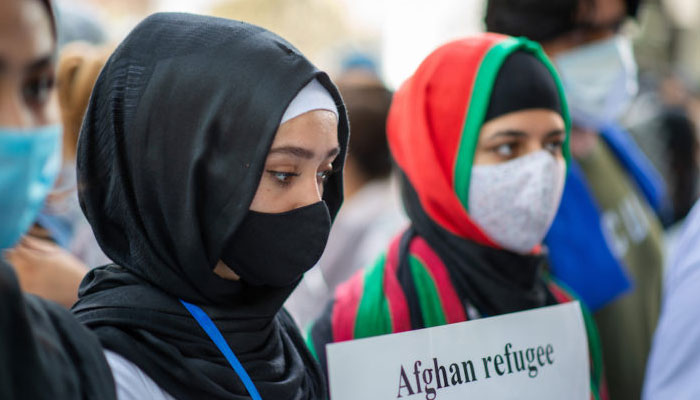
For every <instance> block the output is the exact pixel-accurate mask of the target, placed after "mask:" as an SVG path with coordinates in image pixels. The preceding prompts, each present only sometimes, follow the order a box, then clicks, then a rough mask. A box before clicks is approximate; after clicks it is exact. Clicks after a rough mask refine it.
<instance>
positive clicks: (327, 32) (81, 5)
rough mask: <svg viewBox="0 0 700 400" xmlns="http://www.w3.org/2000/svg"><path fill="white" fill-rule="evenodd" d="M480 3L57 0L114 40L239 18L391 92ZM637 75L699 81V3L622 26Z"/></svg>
mask: <svg viewBox="0 0 700 400" xmlns="http://www.w3.org/2000/svg"><path fill="white" fill-rule="evenodd" d="M484 3H485V1H484V0H431V1H425V0H60V1H58V4H59V8H60V9H62V10H66V11H67V12H70V13H80V14H84V15H85V16H87V17H88V18H90V19H91V20H93V21H94V22H96V23H97V24H98V25H99V26H100V27H102V29H103V31H104V32H105V36H106V38H107V39H108V40H109V41H112V42H118V41H119V40H121V39H122V38H123V37H124V36H125V35H126V34H127V33H128V32H129V30H130V29H131V28H133V27H134V26H135V25H136V24H137V23H138V22H139V21H140V20H141V19H143V18H144V17H145V16H147V15H149V14H151V13H154V12H158V11H183V12H193V13H201V14H209V15H216V16H222V17H227V18H234V19H240V20H244V21H247V22H251V23H254V24H258V25H261V26H264V27H265V28H267V29H270V30H272V31H274V32H276V33H278V34H280V35H281V36H283V37H285V38H287V39H288V40H290V41H291V42H292V43H293V44H295V45H296V46H297V47H298V48H299V49H300V50H301V51H302V52H304V53H305V54H306V55H308V56H309V57H310V58H311V59H312V61H314V62H315V63H316V64H318V65H319V66H320V67H321V68H323V69H326V70H328V71H330V72H331V73H333V72H335V71H337V70H338V69H339V68H340V65H341V63H342V61H343V60H346V59H347V58H348V57H351V56H352V55H353V54H354V53H357V52H361V53H362V54H365V55H369V56H370V57H372V58H373V59H374V60H375V61H376V63H377V65H378V68H379V72H380V75H381V77H382V78H383V79H384V80H385V81H386V83H387V84H388V85H389V86H390V87H392V88H396V87H397V86H398V85H399V84H400V83H401V82H402V81H403V79H405V78H406V77H407V76H409V75H410V74H411V72H412V71H413V69H414V68H415V67H416V66H417V65H418V63H419V61H420V60H421V59H422V58H423V57H424V56H425V55H427V54H428V53H429V52H430V50H431V49H433V48H434V47H435V46H437V45H439V44H440V43H442V42H445V41H446V40H449V39H451V38H455V37H458V36H461V35H465V34H468V33H470V32H478V31H481V30H483V23H482V15H483V12H484ZM629 29H631V30H632V31H633V32H634V33H635V37H636V50H637V57H638V61H639V63H640V67H641V69H642V71H643V72H647V73H650V74H653V75H657V76H664V77H665V76H667V75H669V74H676V75H680V76H681V77H682V79H686V80H689V81H693V82H696V81H697V80H698V79H700V52H698V51H695V50H694V49H697V48H698V45H699V44H700V2H699V1H697V0H650V1H646V2H645V3H644V6H643V8H642V10H641V13H640V18H639V23H637V24H632V26H630V27H629Z"/></svg>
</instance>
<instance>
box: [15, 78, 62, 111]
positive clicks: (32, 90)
mask: <svg viewBox="0 0 700 400" xmlns="http://www.w3.org/2000/svg"><path fill="white" fill-rule="evenodd" d="M53 86H54V79H53V78H52V77H39V78H34V79H31V80H30V81H28V82H27V83H25V85H24V87H23V88H22V95H23V96H24V101H26V102H27V103H29V104H31V105H42V104H44V103H46V102H47V101H48V99H49V95H50V94H51V89H53Z"/></svg>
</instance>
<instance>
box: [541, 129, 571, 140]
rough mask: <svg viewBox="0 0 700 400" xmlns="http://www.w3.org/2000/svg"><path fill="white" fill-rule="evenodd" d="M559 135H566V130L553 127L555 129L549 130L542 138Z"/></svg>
mask: <svg viewBox="0 0 700 400" xmlns="http://www.w3.org/2000/svg"><path fill="white" fill-rule="evenodd" d="M559 135H566V131H564V130H563V129H555V130H553V131H551V132H549V133H548V134H546V135H545V137H544V138H545V139H549V138H551V137H554V136H559Z"/></svg>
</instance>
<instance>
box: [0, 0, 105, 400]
mask: <svg viewBox="0 0 700 400" xmlns="http://www.w3.org/2000/svg"><path fill="white" fill-rule="evenodd" d="M56 49H57V44H56V30H55V22H54V19H53V14H52V8H51V4H50V3H49V2H48V1H47V0H3V1H2V2H0V221H2V222H1V223H0V398H2V399H98V398H99V399H115V391H114V382H113V380H112V375H111V372H110V370H109V366H108V364H107V361H106V359H105V357H104V354H103V350H102V348H101V346H100V344H99V342H98V341H97V338H96V337H95V336H94V335H93V334H92V333H91V332H89V331H88V330H86V329H85V328H84V327H83V326H82V325H81V324H79V323H78V322H77V321H76V320H75V319H74V317H73V316H72V315H71V314H70V313H69V312H68V311H67V310H65V309H64V308H62V307H61V306H59V305H57V304H55V303H52V302H49V301H45V300H42V299H40V298H38V297H35V296H32V295H23V294H22V292H21V290H20V287H19V283H18V281H17V277H16V276H15V274H14V272H13V270H12V269H11V268H10V267H9V266H8V265H7V264H6V263H5V261H6V260H5V258H6V257H8V256H9V258H12V252H15V251H17V250H13V251H12V252H8V251H7V249H9V248H11V247H13V246H15V245H16V244H17V242H18V241H19V240H20V237H21V236H22V235H23V234H24V233H25V231H26V230H27V229H29V227H30V225H31V224H32V223H33V221H34V220H35V217H36V215H37V213H38V212H39V210H40V209H41V207H42V204H43V201H44V198H45V196H46V195H47V194H48V193H49V191H50V190H51V188H52V185H53V182H54V179H55V177H56V176H57V175H58V171H59V169H60V162H61V124H60V119H59V109H58V104H57V102H56V90H55V84H54V82H55V79H56V77H55V66H56V51H57V50H56ZM35 244H36V243H35V242H34V241H30V242H29V243H28V244H27V243H25V245H26V246H28V247H30V248H28V249H26V250H27V252H29V255H31V256H32V257H25V261H26V265H23V266H21V267H19V268H18V272H20V274H22V273H26V272H28V270H31V268H32V263H34V262H36V263H41V264H42V265H47V264H48V263H49V262H50V261H51V262H53V263H54V265H52V266H51V267H53V268H55V269H56V271H57V275H56V276H61V275H62V274H61V273H60V271H64V268H65V265H66V260H65V259H64V258H63V256H64V255H65V253H62V252H60V251H57V250H56V249H54V248H48V249H47V248H45V246H43V243H42V244H40V245H39V244H36V245H37V246H41V247H40V248H34V245H35ZM21 246H22V245H20V247H21ZM15 249H17V247H15ZM22 251H24V250H22ZM68 264H71V262H68ZM52 283H53V284H54V285H60V282H52Z"/></svg>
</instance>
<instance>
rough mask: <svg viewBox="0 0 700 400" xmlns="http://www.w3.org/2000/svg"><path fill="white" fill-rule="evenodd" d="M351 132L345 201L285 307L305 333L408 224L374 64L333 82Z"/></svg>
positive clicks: (361, 62)
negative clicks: (344, 285) (341, 286)
mask: <svg viewBox="0 0 700 400" xmlns="http://www.w3.org/2000/svg"><path fill="white" fill-rule="evenodd" d="M336 84H337V85H338V89H339V90H340V93H341V94H342V96H343V100H344V101H345V106H346V107H347V110H348V118H349V119H350V126H351V128H352V136H351V138H350V144H349V150H348V157H347V160H346V162H345V176H344V179H343V181H344V184H345V200H344V202H343V207H342V208H341V210H340V212H339V213H338V217H337V218H336V220H335V222H334V223H333V229H331V233H330V236H329V237H328V244H327V245H326V249H325V251H324V253H323V256H321V259H320V260H319V262H318V264H317V265H316V266H315V267H314V268H312V269H311V270H310V271H309V272H307V273H306V274H305V275H304V279H303V280H302V281H301V283H300V284H299V286H298V287H297V289H295V291H294V293H292V296H290V298H289V300H288V301H287V303H286V304H285V307H286V308H287V309H288V310H289V312H290V314H292V317H294V319H295V320H296V322H297V323H298V324H299V326H300V327H301V328H302V329H304V328H306V327H307V326H308V324H309V323H310V322H311V321H312V320H313V318H315V317H317V316H318V315H319V314H320V313H321V311H323V307H325V305H326V303H327V302H328V301H329V300H330V299H331V297H332V295H333V292H334V290H335V287H336V286H337V285H338V284H339V283H341V282H343V281H345V280H346V279H348V278H349V277H350V276H351V275H352V274H353V273H355V271H357V270H358V269H360V268H363V267H365V266H367V265H369V264H370V263H371V262H372V261H373V260H374V259H375V258H376V257H377V256H378V255H379V254H380V253H381V252H382V251H383V250H384V249H385V248H386V246H387V245H388V243H389V241H390V240H391V238H392V237H394V236H395V235H396V234H397V233H398V232H399V230H400V229H401V228H403V227H405V225H406V223H407V221H406V217H405V216H404V214H403V209H402V206H401V203H400V200H399V193H398V185H397V182H395V179H393V177H392V176H391V156H390V154H389V145H388V144H387V141H386V117H387V114H388V112H389V106H390V105H391V95H392V94H391V92H390V91H389V90H387V89H386V88H385V87H384V85H383V84H382V82H381V81H380V80H379V78H378V76H377V74H376V71H375V68H374V64H373V63H372V62H371V60H369V59H368V58H367V57H362V56H359V55H356V56H354V57H352V58H350V59H349V60H347V62H346V68H345V71H344V72H343V73H342V74H341V75H340V76H339V77H338V78H337V79H336Z"/></svg>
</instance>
